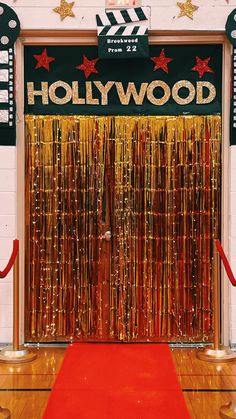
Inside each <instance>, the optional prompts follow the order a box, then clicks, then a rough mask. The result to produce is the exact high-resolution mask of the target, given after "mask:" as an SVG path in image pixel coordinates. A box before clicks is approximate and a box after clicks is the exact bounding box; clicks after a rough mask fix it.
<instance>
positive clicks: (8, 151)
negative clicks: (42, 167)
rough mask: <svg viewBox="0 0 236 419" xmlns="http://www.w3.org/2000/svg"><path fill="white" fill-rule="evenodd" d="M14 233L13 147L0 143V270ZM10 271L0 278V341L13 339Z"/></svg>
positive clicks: (14, 151)
mask: <svg viewBox="0 0 236 419" xmlns="http://www.w3.org/2000/svg"><path fill="white" fill-rule="evenodd" d="M15 236H16V148H15V147H5V146H0V270H3V269H4V268H5V266H6V264H7V262H8V260H9V257H10V255H11V252H12V244H13V239H14V238H15ZM12 279H13V271H12V270H11V272H10V273H9V274H8V275H7V277H6V278H5V279H0V342H11V341H12V296H13V294H12Z"/></svg>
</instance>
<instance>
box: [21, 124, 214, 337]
mask: <svg viewBox="0 0 236 419" xmlns="http://www.w3.org/2000/svg"><path fill="white" fill-rule="evenodd" d="M220 124H221V118H220V116H179V117H156V116H151V117H148V116H137V117H135V116H128V117H127V116H117V117H112V116H107V117H96V116H26V208H27V210H26V338H27V340H29V341H30V340H31V341H39V340H42V341H48V340H51V341H53V340H70V339H73V340H82V339H85V340H127V341H130V340H138V341H148V340H150V341H152V340H154V341H155V340H157V341H158V340H168V341H170V340H193V341H194V340H207V339H209V337H210V336H211V334H212V332H213V330H212V311H213V307H212V259H213V238H214V237H218V236H219V229H220V226H219V222H220V178H221V176H220V167H221V160H220V155H221V153H220V148H221V145H220V144H221V143H220V135H221V127H220ZM104 229H105V230H106V229H110V230H111V233H112V237H111V241H110V242H106V241H105V240H104V238H103V234H104Z"/></svg>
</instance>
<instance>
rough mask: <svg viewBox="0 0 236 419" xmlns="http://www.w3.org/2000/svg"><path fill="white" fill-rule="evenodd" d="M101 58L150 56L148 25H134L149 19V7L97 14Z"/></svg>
mask: <svg viewBox="0 0 236 419" xmlns="http://www.w3.org/2000/svg"><path fill="white" fill-rule="evenodd" d="M96 18H97V26H98V55H99V58H140V57H141V58H143V57H149V46H148V26H147V25H145V26H142V25H139V26H138V25H132V23H133V22H141V21H145V20H148V9H147V7H136V8H133V9H125V10H119V11H118V10H117V11H113V12H104V13H101V14H99V15H96Z"/></svg>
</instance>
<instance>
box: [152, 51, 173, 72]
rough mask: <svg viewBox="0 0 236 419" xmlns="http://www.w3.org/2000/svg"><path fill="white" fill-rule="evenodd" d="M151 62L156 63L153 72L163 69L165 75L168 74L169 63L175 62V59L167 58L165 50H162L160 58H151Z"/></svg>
mask: <svg viewBox="0 0 236 419" xmlns="http://www.w3.org/2000/svg"><path fill="white" fill-rule="evenodd" d="M151 60H152V61H153V62H154V63H155V66H154V69H153V71H156V70H159V69H161V70H163V71H165V73H168V72H169V70H168V63H170V62H171V61H173V58H167V57H166V56H165V50H164V48H162V50H161V53H160V55H159V57H151Z"/></svg>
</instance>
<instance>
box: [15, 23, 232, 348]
mask: <svg viewBox="0 0 236 419" xmlns="http://www.w3.org/2000/svg"><path fill="white" fill-rule="evenodd" d="M149 44H150V45H157V44H161V45H165V44H172V45H175V44H178V45H181V44H182V45H184V44H185V45H186V44H221V45H222V48H223V56H222V190H221V242H222V245H223V247H224V250H225V252H226V254H228V253H229V214H230V212H229V210H230V205H229V200H230V191H229V187H228V186H229V175H230V143H229V137H230V126H229V121H230V95H231V92H230V89H231V50H232V48H231V45H230V43H229V41H228V40H227V38H226V36H225V33H224V32H223V31H222V32H209V31H181V32H180V31H155V30H151V31H149ZM26 45H45V46H46V45H58V46H59V45H97V32H96V31H95V30H88V31H84V30H22V31H21V33H20V37H19V38H18V40H17V42H16V46H15V58H16V138H17V142H16V153H17V163H16V164H17V167H16V169H17V197H16V200H17V231H16V234H17V237H18V239H19V240H20V252H19V264H20V266H19V269H20V301H21V305H20V307H21V308H20V340H21V343H24V337H25V334H24V309H25V298H24V297H25V280H24V278H25V132H24V46H26ZM221 278H222V280H221V281H222V282H221V283H222V289H221V330H222V333H221V337H222V342H223V343H224V344H225V345H228V344H229V328H230V326H231V325H230V316H229V310H230V304H229V303H230V291H229V290H230V284H229V281H228V278H227V275H226V273H225V271H224V270H223V268H222V271H221Z"/></svg>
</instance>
